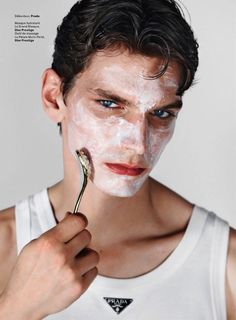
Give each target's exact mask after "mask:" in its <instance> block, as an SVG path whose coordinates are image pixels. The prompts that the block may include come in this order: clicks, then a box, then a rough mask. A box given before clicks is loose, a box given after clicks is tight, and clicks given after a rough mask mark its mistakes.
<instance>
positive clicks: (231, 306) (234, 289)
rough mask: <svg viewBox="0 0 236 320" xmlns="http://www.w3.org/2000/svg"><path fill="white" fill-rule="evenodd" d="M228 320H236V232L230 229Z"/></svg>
mask: <svg viewBox="0 0 236 320" xmlns="http://www.w3.org/2000/svg"><path fill="white" fill-rule="evenodd" d="M226 297H227V315H228V320H236V230H235V229H233V228H230V236H229V250H228V259H227V273H226Z"/></svg>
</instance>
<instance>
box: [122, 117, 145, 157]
mask: <svg viewBox="0 0 236 320" xmlns="http://www.w3.org/2000/svg"><path fill="white" fill-rule="evenodd" d="M146 122H147V121H146V119H145V117H139V118H138V119H136V120H135V121H132V123H131V124H130V129H131V130H128V131H127V135H126V136H125V139H124V140H123V145H124V146H125V148H127V149H129V150H133V151H135V153H136V154H139V155H143V154H144V153H145V150H146V144H147V123H146Z"/></svg>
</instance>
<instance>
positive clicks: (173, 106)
mask: <svg viewBox="0 0 236 320" xmlns="http://www.w3.org/2000/svg"><path fill="white" fill-rule="evenodd" d="M182 106H183V101H182V100H176V101H174V102H171V103H169V104H167V105H164V106H162V107H159V108H158V109H161V110H165V109H181V108H182Z"/></svg>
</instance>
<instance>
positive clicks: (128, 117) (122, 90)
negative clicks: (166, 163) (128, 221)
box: [66, 53, 178, 197]
mask: <svg viewBox="0 0 236 320" xmlns="http://www.w3.org/2000/svg"><path fill="white" fill-rule="evenodd" d="M156 65H157V58H147V57H144V56H140V55H129V54H127V53H120V55H117V54H116V55H110V54H109V55H106V54H105V53H104V54H101V53H100V54H99V55H95V56H94V57H93V60H92V63H91V65H90V66H89V67H88V69H87V70H86V71H85V72H84V73H82V75H80V77H79V78H78V79H77V80H76V82H75V85H74V87H73V88H72V90H71V92H70V93H69V95H68V99H67V107H68V109H67V112H68V117H67V120H66V121H67V132H68V137H67V138H68V146H69V149H70V151H71V152H72V154H74V153H75V150H76V149H81V148H86V149H87V150H88V151H89V153H90V156H91V161H92V166H93V169H94V172H93V183H94V184H95V185H96V187H97V188H99V189H100V190H102V191H103V192H105V193H107V194H110V195H113V196H119V197H130V196H133V195H134V194H135V193H136V192H137V191H138V190H139V189H140V188H141V186H142V184H143V183H144V181H145V180H146V179H147V177H148V175H149V173H150V171H151V170H152V168H153V167H154V166H155V164H156V162H157V161H158V159H159V157H160V155H161V153H162V151H163V149H164V147H165V146H166V144H167V143H168V141H169V140H170V138H171V136H172V134H173V131H174V125H175V117H172V118H171V119H168V120H166V119H165V120H164V119H160V118H158V117H157V116H156V115H154V114H153V108H154V107H155V108H154V109H155V110H156V109H158V108H159V107H161V106H164V105H167V104H170V103H172V102H173V101H176V99H177V96H176V91H177V89H178V73H177V71H176V69H177V68H174V67H173V66H170V67H169V69H168V70H167V72H166V73H165V74H164V76H162V77H161V78H158V79H155V80H150V79H147V78H145V77H144V75H145V72H146V73H148V72H150V69H152V68H153V66H156ZM127 70H128V72H127ZM98 88H100V89H103V90H106V91H109V92H115V93H116V95H119V96H121V97H125V99H126V100H127V101H129V103H127V104H123V103H122V104H121V103H116V102H115V103H113V105H114V107H111V108H110V107H109V108H106V107H104V106H103V105H102V104H101V103H100V102H99V101H98V100H109V101H110V100H111V99H107V98H106V97H101V96H100V94H99V96H98V94H97V93H95V92H94V91H96V90H97V89H98ZM96 92H97V91H96ZM106 163H115V164H124V163H125V164H130V165H138V166H139V167H144V168H145V171H144V172H143V173H142V174H140V175H138V176H129V175H120V174H117V173H114V172H112V171H111V170H110V169H109V168H108V167H107V166H106Z"/></svg>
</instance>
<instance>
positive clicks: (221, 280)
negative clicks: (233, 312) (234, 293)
mask: <svg viewBox="0 0 236 320" xmlns="http://www.w3.org/2000/svg"><path fill="white" fill-rule="evenodd" d="M212 216H214V231H213V239H212V251H211V265H210V268H211V279H210V281H211V295H212V306H213V312H214V316H215V318H214V319H217V320H226V319H227V310H226V292H225V285H226V284H225V279H226V261H227V253H228V243H229V231H230V227H229V223H228V222H227V221H225V220H223V219H222V218H220V217H219V216H216V215H215V214H212Z"/></svg>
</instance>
